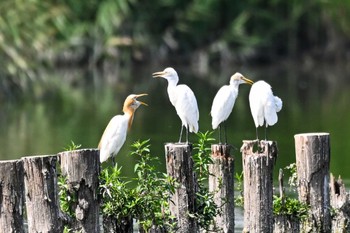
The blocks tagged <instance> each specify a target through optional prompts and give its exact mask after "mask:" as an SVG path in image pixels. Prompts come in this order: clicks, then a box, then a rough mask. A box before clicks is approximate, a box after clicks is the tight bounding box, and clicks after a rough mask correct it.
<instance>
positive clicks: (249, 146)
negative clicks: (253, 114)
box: [241, 140, 277, 154]
mask: <svg viewBox="0 0 350 233" xmlns="http://www.w3.org/2000/svg"><path fill="white" fill-rule="evenodd" d="M255 145H257V146H258V154H261V153H265V152H267V151H269V150H270V149H271V148H277V142H276V141H265V140H261V141H258V140H243V145H242V147H241V152H244V151H245V152H247V153H249V154H252V153H255V152H253V150H254V146H255Z"/></svg>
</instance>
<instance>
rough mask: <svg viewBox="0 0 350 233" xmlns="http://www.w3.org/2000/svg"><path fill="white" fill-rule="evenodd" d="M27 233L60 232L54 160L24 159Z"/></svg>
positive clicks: (37, 157) (46, 158) (48, 157)
mask: <svg viewBox="0 0 350 233" xmlns="http://www.w3.org/2000/svg"><path fill="white" fill-rule="evenodd" d="M22 160H23V167H24V184H25V190H26V191H25V201H26V209H27V219H28V232H62V221H61V218H60V208H59V204H58V203H59V202H58V195H57V173H56V162H57V157H56V156H55V155H51V156H31V157H23V158H22Z"/></svg>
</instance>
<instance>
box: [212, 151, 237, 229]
mask: <svg viewBox="0 0 350 233" xmlns="http://www.w3.org/2000/svg"><path fill="white" fill-rule="evenodd" d="M230 149H231V146H230V145H222V144H214V145H212V146H211V151H212V154H211V158H212V160H213V164H210V165H209V173H210V175H209V181H208V183H209V191H210V192H215V194H214V201H215V204H216V205H217V206H218V207H219V208H221V214H220V215H218V216H216V217H215V219H214V226H213V231H215V232H216V231H218V230H219V232H223V233H228V232H232V233H233V232H234V230H235V203H234V158H233V157H231V156H230Z"/></svg>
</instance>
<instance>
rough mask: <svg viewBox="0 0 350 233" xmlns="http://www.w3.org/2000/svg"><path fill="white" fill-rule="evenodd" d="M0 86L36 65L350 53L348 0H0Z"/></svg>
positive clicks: (199, 63) (345, 56) (27, 77)
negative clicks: (233, 0)
mask: <svg viewBox="0 0 350 233" xmlns="http://www.w3.org/2000/svg"><path fill="white" fill-rule="evenodd" d="M0 12H1V14H0V31H1V33H0V58H1V60H2V62H1V64H0V68H1V71H0V77H1V79H2V82H1V83H2V84H1V86H2V89H6V88H19V89H26V87H27V86H30V83H31V82H33V81H37V80H38V79H40V78H39V76H40V75H38V70H40V69H55V68H61V67H84V68H88V69H90V70H91V69H95V68H98V69H102V70H105V69H107V70H108V69H109V68H110V67H111V66H113V65H115V66H122V67H124V66H127V67H128V66H129V67H133V65H134V64H139V63H149V61H153V62H173V63H179V62H180V63H187V64H188V63H189V64H191V66H193V67H195V68H196V69H198V71H199V72H201V73H206V72H208V64H217V65H219V66H223V67H225V66H229V65H232V64H246V63H248V62H249V64H267V63H271V62H273V61H276V60H281V59H282V60H297V61H299V62H302V63H307V62H309V61H310V60H314V59H316V60H321V61H329V62H337V61H343V60H349V58H350V54H349V52H347V51H349V48H350V42H349V37H350V30H349V28H350V26H349V22H350V3H349V2H347V1H341V0H335V1H322V0H316V1H312V2H305V1H283V0H267V1H263V2H261V1H259V2H256V1H253V0H249V1H244V2H231V1H216V0H209V1H205V2H201V1H177V0H158V1H155V2H152V3H151V2H144V1H138V0H104V1H98V0H90V1H72V0H62V1H58V2H57V1H52V0H50V1H44V2H43V1H40V0H33V1H30V2H28V1H25V0H14V1H3V2H1V3H0Z"/></svg>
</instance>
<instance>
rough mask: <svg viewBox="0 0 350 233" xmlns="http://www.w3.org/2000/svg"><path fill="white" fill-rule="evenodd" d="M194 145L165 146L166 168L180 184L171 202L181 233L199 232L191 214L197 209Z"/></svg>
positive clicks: (171, 144) (171, 208) (170, 144)
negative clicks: (193, 159)
mask: <svg viewBox="0 0 350 233" xmlns="http://www.w3.org/2000/svg"><path fill="white" fill-rule="evenodd" d="M191 152H192V145H190V144H173V143H168V144H166V145H165V158H166V168H167V173H168V175H170V176H172V177H174V178H175V179H176V181H177V182H178V183H179V186H178V188H177V189H176V190H175V194H174V195H173V196H172V198H171V200H170V211H171V213H172V214H173V215H174V216H175V217H176V219H177V226H178V230H177V231H176V232H179V233H195V232H197V231H198V227H197V223H196V221H195V220H194V219H193V218H191V217H190V215H189V214H191V213H194V212H195V207H196V193H195V192H196V187H197V185H196V179H195V175H194V172H193V161H192V157H191Z"/></svg>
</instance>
